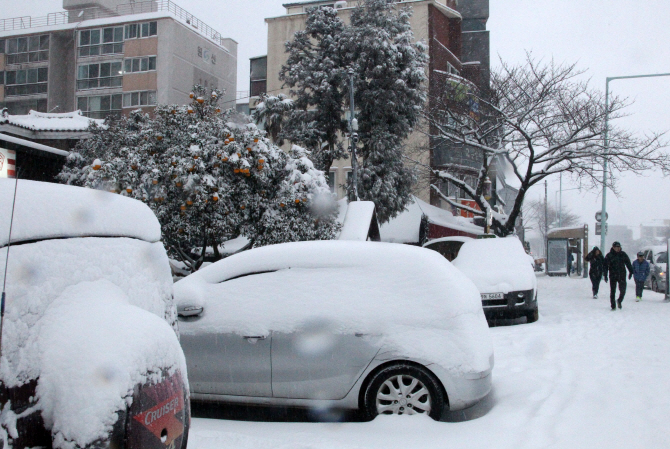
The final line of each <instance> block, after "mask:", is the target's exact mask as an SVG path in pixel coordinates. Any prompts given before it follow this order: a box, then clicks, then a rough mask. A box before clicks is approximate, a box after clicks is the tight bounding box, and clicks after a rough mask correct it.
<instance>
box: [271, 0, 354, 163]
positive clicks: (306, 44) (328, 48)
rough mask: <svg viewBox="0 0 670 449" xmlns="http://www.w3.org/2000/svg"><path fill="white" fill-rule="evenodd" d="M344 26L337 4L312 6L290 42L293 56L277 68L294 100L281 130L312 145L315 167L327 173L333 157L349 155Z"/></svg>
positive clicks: (298, 140) (286, 134)
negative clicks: (345, 136) (345, 138)
mask: <svg viewBox="0 0 670 449" xmlns="http://www.w3.org/2000/svg"><path fill="white" fill-rule="evenodd" d="M345 28H346V26H345V24H344V22H343V21H342V20H341V19H340V18H339V17H338V16H337V12H336V11H335V10H334V9H333V8H330V7H318V6H317V7H312V8H309V9H308V10H307V23H306V27H305V29H304V30H301V31H297V32H296V33H295V35H294V38H293V40H292V41H289V42H287V43H286V52H287V53H288V54H289V57H288V60H287V62H286V64H285V65H283V66H282V68H281V70H280V72H279V79H280V80H282V81H283V82H284V85H285V86H288V87H289V88H290V93H291V95H292V96H293V97H294V100H295V109H294V110H293V111H292V112H291V113H290V114H289V118H288V120H286V124H285V126H284V129H283V132H282V134H281V135H280V136H283V137H284V138H286V139H287V140H290V141H291V142H294V143H298V144H300V145H303V146H305V147H306V148H308V149H309V150H310V151H311V153H312V160H313V161H314V163H315V164H316V167H317V168H318V169H319V170H323V171H324V172H326V173H327V172H328V171H329V170H330V166H331V165H332V163H333V161H334V160H335V159H340V158H343V157H345V156H346V155H347V152H346V149H345V148H344V147H343V145H342V142H341V140H340V135H341V134H340V133H342V132H345V131H346V130H347V122H346V120H344V111H345V109H344V106H345V102H346V95H347V90H346V88H347V79H348V77H347V68H348V64H347V61H345V60H344V59H343V58H342V47H341V41H340V39H341V37H342V34H343V33H344V30H345Z"/></svg>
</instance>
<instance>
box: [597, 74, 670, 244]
mask: <svg viewBox="0 0 670 449" xmlns="http://www.w3.org/2000/svg"><path fill="white" fill-rule="evenodd" d="M659 76H670V73H653V74H649V75H630V76H611V77H608V78H606V79H605V134H604V136H603V137H604V139H603V140H604V144H605V145H604V146H605V149H604V154H603V205H602V209H601V220H602V221H601V222H600V223H601V226H600V248H601V249H602V250H603V251H604V250H605V238H606V237H607V151H608V149H609V140H608V135H607V133H608V131H609V117H610V112H609V99H610V81H614V80H623V79H631V78H656V77H659Z"/></svg>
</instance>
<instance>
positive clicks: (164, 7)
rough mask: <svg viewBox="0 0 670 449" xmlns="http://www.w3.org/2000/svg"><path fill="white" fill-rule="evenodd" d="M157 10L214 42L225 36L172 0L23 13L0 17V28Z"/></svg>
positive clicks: (18, 28)
mask: <svg viewBox="0 0 670 449" xmlns="http://www.w3.org/2000/svg"><path fill="white" fill-rule="evenodd" d="M160 11H166V12H169V13H170V14H172V15H173V16H174V17H175V18H176V19H178V20H179V21H181V22H183V23H184V24H186V25H189V26H190V27H191V28H193V29H194V30H195V31H197V32H198V33H199V34H201V35H203V36H204V37H206V38H208V39H210V40H212V41H213V42H214V43H216V44H218V45H221V46H224V40H225V39H224V38H223V37H222V36H221V33H219V32H218V31H216V30H215V29H213V28H212V27H210V26H209V25H207V24H206V23H205V22H203V21H202V20H200V19H198V18H197V17H195V16H194V15H193V14H191V13H190V12H188V11H186V10H185V9H184V8H182V7H181V6H179V5H177V4H176V3H174V2H173V1H172V0H148V1H143V2H135V3H126V4H123V5H118V6H116V7H115V8H112V9H107V8H102V7H93V8H85V9H82V10H78V11H72V12H68V11H60V12H53V13H49V14H48V15H46V16H43V17H30V16H23V17H13V18H10V19H0V32H1V31H14V30H24V29H29V28H38V27H45V26H52V25H64V24H68V23H77V22H83V21H85V20H93V19H103V18H107V17H119V16H128V15H134V14H145V13H150V12H160Z"/></svg>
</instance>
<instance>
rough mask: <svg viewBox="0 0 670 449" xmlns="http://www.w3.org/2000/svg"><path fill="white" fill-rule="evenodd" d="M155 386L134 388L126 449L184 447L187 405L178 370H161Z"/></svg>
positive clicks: (188, 418)
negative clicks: (169, 371)
mask: <svg viewBox="0 0 670 449" xmlns="http://www.w3.org/2000/svg"><path fill="white" fill-rule="evenodd" d="M161 378H162V380H161V381H160V382H158V383H147V384H144V385H142V386H138V387H137V388H136V389H135V394H134V395H133V404H132V405H131V407H130V417H129V419H128V421H127V422H128V424H127V434H126V441H127V442H128V443H127V446H126V447H127V448H128V449H147V448H148V449H152V448H156V449H159V448H160V449H162V448H170V449H180V448H184V447H186V441H185V439H186V437H187V435H188V426H189V424H190V405H189V403H188V394H187V393H186V392H187V391H188V390H187V387H186V385H185V380H184V378H183V377H182V375H181V372H180V371H178V370H177V371H176V372H175V373H174V374H172V375H168V374H167V372H166V370H164V371H163V373H162V376H161Z"/></svg>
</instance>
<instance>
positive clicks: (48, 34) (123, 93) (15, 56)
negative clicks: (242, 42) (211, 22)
mask: <svg viewBox="0 0 670 449" xmlns="http://www.w3.org/2000/svg"><path fill="white" fill-rule="evenodd" d="M63 8H64V10H65V11H61V12H57V13H51V14H49V15H48V16H45V17H19V18H9V19H0V108H7V109H8V111H9V113H10V114H13V115H20V114H27V113H28V112H29V111H30V110H35V111H39V112H69V111H74V110H81V111H82V113H83V115H85V116H88V117H91V118H105V117H107V116H110V115H119V114H127V113H128V112H129V111H131V110H134V109H138V108H141V109H142V110H144V111H147V112H150V111H152V110H153V108H154V107H155V105H156V104H166V103H167V104H185V103H188V102H189V101H190V99H189V97H188V94H189V92H190V91H191V88H192V86H193V85H194V84H201V85H204V86H206V87H216V88H219V89H221V90H225V95H224V96H223V98H222V103H223V106H224V107H235V93H236V85H237V42H235V41H234V40H233V39H230V38H224V37H222V35H221V34H220V33H219V32H217V31H215V30H213V29H212V28H211V27H209V26H208V25H207V24H206V23H204V22H202V21H201V20H199V19H198V18H196V17H194V16H193V15H192V14H190V13H189V12H187V11H186V10H184V9H182V8H181V7H179V6H178V5H177V4H175V3H174V2H172V1H169V0H150V1H132V0H63Z"/></svg>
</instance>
